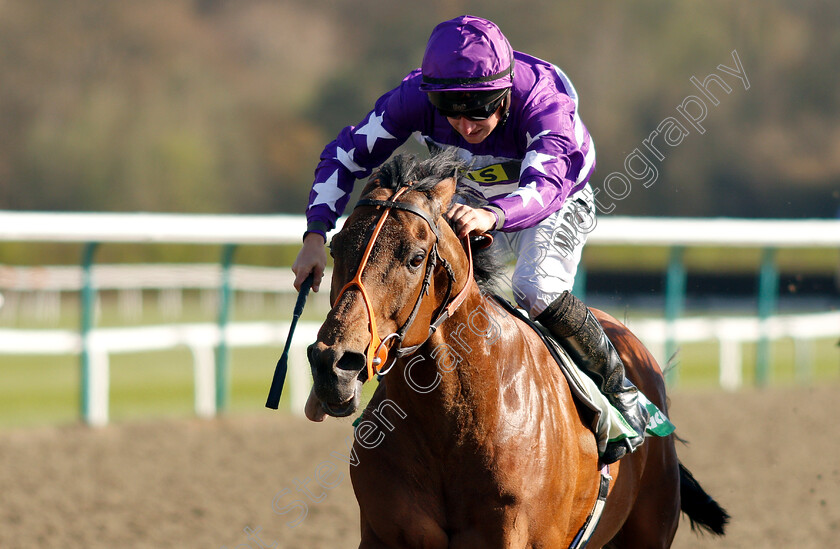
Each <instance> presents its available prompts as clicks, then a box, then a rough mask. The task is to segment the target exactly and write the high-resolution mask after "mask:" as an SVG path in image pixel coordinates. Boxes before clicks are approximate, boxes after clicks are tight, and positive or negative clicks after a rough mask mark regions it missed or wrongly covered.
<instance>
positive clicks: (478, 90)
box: [292, 15, 648, 463]
mask: <svg viewBox="0 0 840 549" xmlns="http://www.w3.org/2000/svg"><path fill="white" fill-rule="evenodd" d="M412 134H414V135H415V136H417V137H418V138H419V139H421V140H422V141H423V142H424V143H425V144H426V145H427V146H428V147H429V148H430V150H433V151H434V150H438V149H442V148H451V147H454V148H456V150H457V153H458V155H459V156H460V157H461V158H462V159H463V160H464V161H465V162H466V163H467V164H468V165H469V166H470V168H469V171H468V172H467V174H466V177H462V178H460V180H459V181H458V187H459V190H460V191H461V192H462V193H464V194H466V195H469V196H470V197H471V200H470V203H471V204H472V205H466V204H461V203H456V204H453V205H452V206H451V208H450V209H449V211H448V212H447V217H448V218H449V220H450V221H451V222H452V224H453V226H454V228H455V230H456V232H457V233H458V236H459V237H461V238H463V237H465V236H466V235H467V234H468V233H470V232H471V231H479V232H482V231H483V232H487V231H493V233H494V236H495V240H494V244H493V245H494V246H498V247H499V249H501V250H502V251H506V252H509V253H513V254H514V255H515V256H516V257H517V262H516V267H515V269H514V274H513V279H512V281H511V282H512V287H513V290H514V294H515V299H516V301H517V303H518V304H519V306H520V307H522V308H524V309H525V310H526V311H528V313H529V314H530V316H531V318H533V319H535V320H537V321H538V322H540V323H541V324H542V325H543V326H545V327H546V328H547V329H548V330H549V331H550V332H551V333H552V334H553V335H554V336H555V338H556V339H557V340H558V341H559V342H560V344H561V345H562V346H563V347H564V348H565V349H566V350H567V351H568V352H569V354H570V355H571V357H572V358H573V360H575V362H576V363H577V364H578V365H579V366H580V367H581V368H582V369H583V370H584V371H585V372H586V373H587V374H588V375H589V376H590V377H591V378H592V379H593V380H594V381H595V382H596V383H597V384H598V385H599V387H600V389H601V391H602V392H603V393H604V395H605V396H606V397H607V398H608V399H609V401H610V402H611V403H612V404H613V405H614V406H615V407H616V408H617V409H618V410H619V411H620V412H621V414H622V415H623V416H624V417H625V419H626V420H627V421H628V423H629V424H630V426H631V427H633V429H634V430H635V431H636V433H638V434H639V436H638V437H634V438H632V439H625V440H621V441H615V442H612V443H609V444H608V445H607V449H606V452H605V454H604V455H603V456H602V459H603V461H604V462H606V463H611V462H614V461H616V460H618V459H620V458H621V457H622V456H624V455H625V454H626V453H628V452H632V451H634V450H635V449H636V448H637V447H638V446H639V445H640V444H641V443H642V442H643V440H644V432H645V427H646V425H647V420H648V414H647V411H646V409H645V407H644V405H642V404H641V403H640V402H639V398H638V390H637V389H636V387H635V386H634V385H633V384H632V383H631V382H630V381H629V380H627V378H626V377H625V374H624V365H623V364H622V362H621V359H620V358H619V356H618V353H617V352H616V350H615V348H614V347H613V346H612V344H611V343H610V341H609V339H608V338H607V336H606V334H605V333H604V330H603V328H602V327H601V325H600V323H599V322H598V320H596V319H595V317H594V316H593V315H592V313H591V312H590V311H589V309H588V308H587V307H586V306H585V305H584V304H583V303H582V302H581V301H580V300H579V299H577V298H576V297H575V296H573V295H572V293H571V291H570V290H571V289H572V287H573V284H574V277H575V273H576V271H577V264H578V262H579V261H580V257H581V252H582V248H583V245H584V243H585V242H586V237H587V234H586V233H587V232H588V231H591V230H592V228H594V224H595V220H594V216H595V206H594V200H593V198H594V197H593V194H592V190H591V188H590V187H589V185H588V182H589V178H590V176H591V175H592V172H593V170H594V167H595V147H594V144H593V143H592V139H591V137H590V136H589V132H587V130H586V127H585V126H584V125H583V122H582V121H581V119H580V116H579V114H578V96H577V92H576V91H575V89H574V87H573V86H572V83H571V81H570V80H569V78H568V77H567V76H566V75H565V74H564V73H563V72H562V71H561V70H560V69H559V68H557V67H556V66H554V65H552V64H550V63H547V62H545V61H542V60H540V59H537V58H535V57H532V56H529V55H526V54H524V53H521V52H517V51H514V50H513V49H512V48H511V46H510V43H509V42H508V40H507V38H505V36H504V35H503V34H502V32H501V30H500V29H499V28H498V27H497V26H496V25H495V24H494V23H492V22H490V21H488V20H486V19H481V18H479V17H473V16H469V15H464V16H460V17H456V18H455V19H452V20H449V21H445V22H443V23H441V24H439V25H438V26H437V27H435V29H434V30H433V31H432V34H431V37H430V38H429V42H428V45H427V47H426V52H425V55H424V57H423V63H422V66H421V68H420V69H417V70H414V71H412V72H410V73H409V74H408V75H407V76H406V77H405V78H404V79H403V81H402V83H401V84H400V85H399V86H397V87H396V88H394V89H393V90H391V91H389V92H387V93H386V94H385V95H383V96H382V97H380V98H379V100H377V102H376V104H375V106H374V109H373V110H372V111H371V112H370V113H369V114H368V115H367V117H365V119H364V120H363V121H362V123H361V124H360V125H358V126H348V127H346V128H344V129H343V130H342V131H341V132H340V133H339V135H338V137H337V138H336V139H335V140H334V141H333V142H331V143H330V144H329V145H327V146H326V148H325V149H324V151H323V153H322V154H321V162H320V163H319V164H318V167H317V168H316V170H315V181H314V183H313V186H312V192H311V193H310V196H309V207H308V209H307V211H306V216H307V230H306V232H305V233H304V243H303V248H302V249H301V251H300V253H299V254H298V256H297V259H296V260H295V263H294V265H293V267H292V269H293V270H294V272H295V274H296V279H295V287H296V288H298V289H300V284H301V283H302V282H303V280H304V279H305V278H306V277H307V276H308V275H309V274H310V273H312V272H314V275H315V277H314V282H313V289H314V290H315V291H318V288H319V286H320V283H321V279H322V277H323V273H324V268H325V266H326V261H327V257H326V251H325V249H324V244H325V242H326V233H327V232H328V231H329V230H331V229H332V228H334V227H335V222H336V219H337V218H338V217H339V215H340V214H341V213H342V212H343V211H344V208H345V206H346V205H347V202H348V201H349V199H350V193H351V191H352V189H353V185H354V183H355V181H356V179H361V178H365V177H367V176H369V175H370V174H371V172H372V170H373V169H374V168H376V167H377V166H379V165H380V164H382V163H383V162H384V161H385V160H387V159H388V158H389V157H390V156H391V154H392V153H393V152H394V150H395V149H397V147H399V146H400V145H402V144H403V143H404V142H405V141H406V140H407V139H408V138H409V137H410V136H411V135H412Z"/></svg>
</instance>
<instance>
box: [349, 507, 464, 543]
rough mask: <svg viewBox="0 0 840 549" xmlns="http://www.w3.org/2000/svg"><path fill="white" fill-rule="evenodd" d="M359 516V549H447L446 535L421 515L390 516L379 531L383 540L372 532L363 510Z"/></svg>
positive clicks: (447, 538)
mask: <svg viewBox="0 0 840 549" xmlns="http://www.w3.org/2000/svg"><path fill="white" fill-rule="evenodd" d="M359 514H360V515H361V530H362V541H361V542H360V543H359V549H393V548H394V547H406V548H410V549H449V546H450V545H449V537H448V536H447V535H446V533H445V532H444V531H443V530H441V529H440V527H439V526H438V525H436V524H434V522H433V521H432V520H431V519H429V518H428V517H426V516H423V515H422V514H415V515H414V517H413V518H411V517H401V516H400V515H399V514H397V515H392V516H390V517H389V519H388V520H389V522H388V523H387V526H386V529H385V530H384V531H383V530H381V531H380V533H381V535H382V536H383V537H384V538H385V539H382V537H380V535H379V534H377V533H376V532H375V531H374V529H373V526H372V525H371V524H370V522H368V520H367V518H366V517H365V513H364V511H363V510H361V509H360V510H359ZM380 526H381V525H380Z"/></svg>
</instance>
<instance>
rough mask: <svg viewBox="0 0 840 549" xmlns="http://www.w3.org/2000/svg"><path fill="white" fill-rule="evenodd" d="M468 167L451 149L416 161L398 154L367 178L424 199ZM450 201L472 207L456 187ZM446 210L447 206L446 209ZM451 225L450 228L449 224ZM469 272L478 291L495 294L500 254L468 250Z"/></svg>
mask: <svg viewBox="0 0 840 549" xmlns="http://www.w3.org/2000/svg"><path fill="white" fill-rule="evenodd" d="M467 169H468V165H467V163H466V162H464V161H463V160H462V159H461V158H460V157H459V156H458V154H457V151H456V150H455V149H454V148H448V149H443V150H441V151H439V152H435V153H433V154H432V155H431V157H429V158H418V157H417V156H416V155H413V154H399V155H396V156H394V157H393V158H392V159H391V160H389V161H388V162H386V163H385V164H383V165H382V166H381V167H380V168H379V170H378V171H377V172H375V173H374V174H373V175H372V176H371V181H376V182H377V184H378V185H379V186H380V187H382V188H385V189H393V190H397V189H400V188H402V187H406V186H408V185H412V186H413V189H414V190H415V191H420V192H425V193H427V195H428V194H429V191H431V189H432V188H434V186H435V185H437V184H438V183H439V182H440V181H442V180H444V179H446V178H448V177H455V178H456V180H457V179H459V178H460V177H462V176H463V174H465V173H466V171H467ZM456 188H457V189H458V190H456V194H455V197H453V202H454V201H456V200H457V201H459V202H461V203H465V204H471V203H474V198H473V197H472V196H471V195H470V194H469V193H465V192H463V191H462V189H463V187H462V186H461V185H457V186H456ZM447 208H448V206H447ZM450 225H451V224H450ZM472 256H473V272H474V277H475V281H476V283H478V286H479V288H481V289H482V290H483V291H485V292H489V293H495V292H497V291H498V289H497V286H498V283H499V281H500V280H501V279H502V278H503V275H504V273H505V269H506V265H505V263H504V260H503V259H502V258H501V257H500V254H498V253H497V252H495V251H494V249H493V248H492V247H490V248H485V249H480V250H479V249H476V248H473V249H472Z"/></svg>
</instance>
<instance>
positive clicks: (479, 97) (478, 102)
mask: <svg viewBox="0 0 840 549" xmlns="http://www.w3.org/2000/svg"><path fill="white" fill-rule="evenodd" d="M509 91H510V89H509V88H505V89H503V90H490V91H479V92H464V91H454V92H428V96H429V101H430V102H431V103H432V105H434V106H435V108H436V109H437V111H438V112H439V113H440V114H441V115H443V116H445V117H446V118H455V119H458V118H461V117H462V116H463V117H464V118H466V119H467V120H470V121H473V122H476V121H481V120H487V119H488V118H490V117H491V116H493V114H494V113H495V112H496V111H497V110H498V109H499V106H501V104H502V102H503V101H504V100H505V97H507V94H508V92H509Z"/></svg>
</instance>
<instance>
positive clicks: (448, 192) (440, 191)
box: [429, 177, 455, 212]
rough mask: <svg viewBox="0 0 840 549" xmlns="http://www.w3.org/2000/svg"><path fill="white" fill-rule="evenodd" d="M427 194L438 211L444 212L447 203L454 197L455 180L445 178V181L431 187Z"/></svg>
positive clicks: (447, 205)
mask: <svg viewBox="0 0 840 549" xmlns="http://www.w3.org/2000/svg"><path fill="white" fill-rule="evenodd" d="M429 194H430V195H431V198H432V200H434V201H435V203H436V204H437V205H438V207H439V208H440V211H442V212H444V211H446V209H447V208H448V207H449V203H450V202H452V197H453V196H455V178H454V177H447V178H446V179H443V180H441V181H440V182H438V184H437V185H435V186H434V187H432V190H431V191H429Z"/></svg>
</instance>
